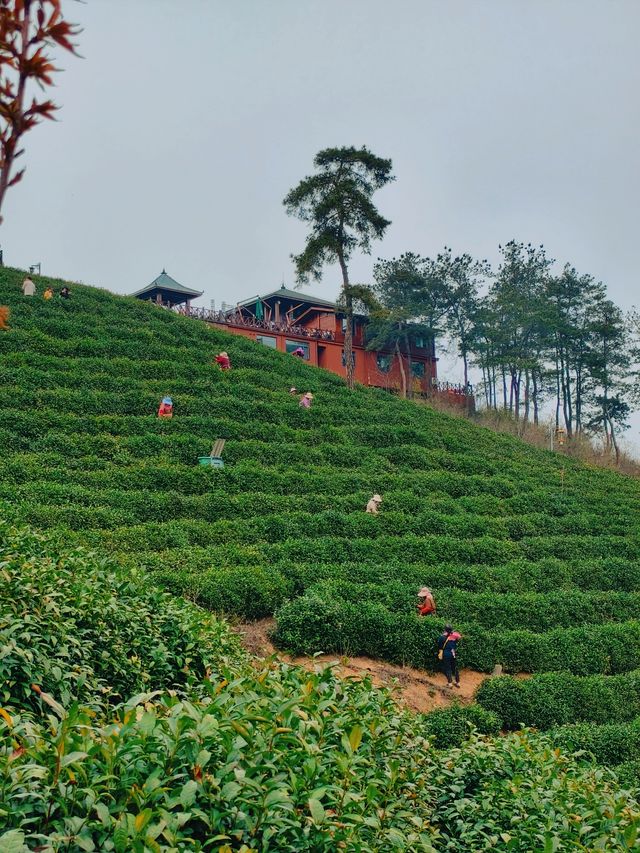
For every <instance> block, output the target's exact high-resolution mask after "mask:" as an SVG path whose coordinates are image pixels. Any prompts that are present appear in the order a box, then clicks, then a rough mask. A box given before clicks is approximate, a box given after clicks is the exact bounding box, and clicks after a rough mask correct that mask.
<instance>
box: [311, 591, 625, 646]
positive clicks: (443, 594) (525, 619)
mask: <svg viewBox="0 0 640 853" xmlns="http://www.w3.org/2000/svg"><path fill="white" fill-rule="evenodd" d="M432 588H433V590H434V592H435V594H436V601H437V606H438V616H439V618H440V619H441V620H444V621H445V622H461V621H464V622H467V623H469V622H471V623H473V624H475V625H480V626H482V627H485V628H494V629H496V628H502V629H506V630H509V629H513V628H514V627H515V626H517V627H518V628H522V629H525V630H528V631H534V632H536V633H541V632H543V631H549V630H551V629H553V628H559V627H563V628H571V627H573V626H577V625H599V624H602V623H608V622H628V621H632V620H634V619H636V618H637V617H638V615H640V592H611V591H608V592H597V593H593V592H591V593H590V592H583V591H581V590H577V589H574V590H563V591H554V592H548V593H518V594H516V593H507V594H500V593H495V592H485V593H482V592H479V593H475V592H467V591H466V590H457V589H447V588H444V589H440V588H439V587H436V586H432ZM309 593H310V594H315V595H318V596H320V597H322V598H341V599H343V600H345V601H349V602H351V603H358V602H360V601H370V602H378V603H380V604H383V605H384V606H385V607H386V608H388V609H389V610H390V611H392V612H395V613H413V612H415V603H416V595H415V594H416V588H415V586H409V585H408V584H406V583H403V582H402V581H400V580H390V581H388V582H386V583H384V584H376V583H358V582H355V581H354V580H350V581H349V580H342V581H335V580H330V581H324V582H322V583H320V584H317V585H316V586H313V587H311V589H310V590H309Z"/></svg>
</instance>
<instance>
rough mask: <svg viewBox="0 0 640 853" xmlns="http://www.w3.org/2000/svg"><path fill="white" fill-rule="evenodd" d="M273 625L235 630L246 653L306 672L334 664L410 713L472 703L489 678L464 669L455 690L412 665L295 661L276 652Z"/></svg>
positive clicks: (335, 658) (263, 622) (320, 658)
mask: <svg viewBox="0 0 640 853" xmlns="http://www.w3.org/2000/svg"><path fill="white" fill-rule="evenodd" d="M274 626H275V620H274V619H260V620H258V621H257V622H239V623H237V624H236V625H234V626H233V629H234V631H236V633H238V634H239V635H240V638H241V640H242V644H243V645H244V647H245V648H246V649H247V651H249V652H250V653H251V654H252V655H255V656H256V657H258V658H264V657H270V656H271V655H275V656H276V657H277V658H279V659H280V660H283V661H287V662H288V663H294V664H296V665H298V666H303V667H305V668H306V669H314V668H315V667H318V666H328V665H331V666H333V667H334V669H335V671H336V673H337V674H338V675H339V676H340V677H341V678H360V679H362V678H366V677H367V676H368V677H370V678H371V681H372V683H373V684H374V685H375V686H376V687H388V688H389V689H391V690H393V692H394V693H395V694H396V697H397V699H398V702H399V703H400V704H401V705H404V707H406V708H408V709H410V710H411V711H419V712H422V713H425V712H427V711H434V710H435V709H436V708H446V707H447V706H448V705H451V703H452V702H454V701H458V702H461V703H462V704H467V703H469V702H471V701H472V700H473V694H474V693H475V691H476V688H477V687H478V686H479V685H480V684H482V682H483V681H484V680H485V679H487V678H490V676H489V675H488V674H487V673H484V672H475V671H474V670H471V669H463V670H461V671H460V689H459V690H456V689H455V688H449V687H447V682H446V679H445V677H444V675H431V674H430V673H428V672H424V670H421V669H415V668H414V667H412V666H398V665H396V664H392V663H386V662H385V661H379V660H373V658H367V657H346V656H343V657H341V656H339V655H335V654H333V655H317V656H316V657H305V656H298V657H293V658H292V657H291V656H290V655H287V654H285V653H284V652H282V651H280V650H279V649H276V647H275V646H274V645H273V643H272V642H271V640H270V639H269V632H270V631H271V630H272V629H273V628H274Z"/></svg>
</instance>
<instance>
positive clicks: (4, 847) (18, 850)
mask: <svg viewBox="0 0 640 853" xmlns="http://www.w3.org/2000/svg"><path fill="white" fill-rule="evenodd" d="M0 853H29V848H28V847H27V845H26V844H25V843H24V832H22V830H20V829H10V830H9V831H8V832H5V833H4V834H3V835H0Z"/></svg>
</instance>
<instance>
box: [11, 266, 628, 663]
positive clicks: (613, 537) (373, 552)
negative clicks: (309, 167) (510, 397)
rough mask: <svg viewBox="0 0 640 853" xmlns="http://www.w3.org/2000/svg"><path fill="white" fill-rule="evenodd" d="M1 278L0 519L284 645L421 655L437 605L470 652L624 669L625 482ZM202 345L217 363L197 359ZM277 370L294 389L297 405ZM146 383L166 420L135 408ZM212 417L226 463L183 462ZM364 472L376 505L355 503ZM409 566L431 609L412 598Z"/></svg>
mask: <svg viewBox="0 0 640 853" xmlns="http://www.w3.org/2000/svg"><path fill="white" fill-rule="evenodd" d="M20 281H21V274H20V273H19V272H18V271H13V270H9V269H6V268H3V269H2V270H0V301H1V302H2V304H8V305H9V306H10V307H11V311H12V318H13V319H12V328H11V330H10V331H9V332H8V333H3V334H2V335H1V336H0V402H1V403H2V405H3V410H4V411H3V415H4V418H3V423H2V427H1V429H0V440H1V441H2V446H3V454H4V455H3V467H2V471H1V472H0V500H5V501H7V502H10V503H11V506H10V509H9V510H8V512H9V514H10V517H11V518H15V519H16V520H18V521H19V520H23V521H28V522H30V523H32V524H35V525H37V526H38V527H40V528H46V529H48V530H50V531H52V532H54V533H55V534H56V535H59V536H61V537H64V538H65V539H66V540H67V541H68V542H69V543H70V544H75V545H80V544H85V545H89V546H90V547H92V548H97V549H99V550H100V551H105V550H106V551H110V552H111V553H113V554H115V555H117V556H118V558H119V559H121V560H123V561H125V562H126V564H127V566H129V567H130V569H131V570H132V571H135V570H136V569H138V568H145V569H147V570H148V571H149V572H151V573H153V574H154V576H155V579H156V580H157V581H159V582H161V583H162V584H163V585H164V586H165V587H166V588H167V589H169V590H171V591H172V592H174V593H178V594H179V593H184V594H186V595H188V596H189V597H191V598H193V599H195V600H196V601H198V602H200V603H202V604H204V605H206V606H207V607H209V608H211V609H214V610H216V611H226V612H232V613H235V614H238V615H240V616H244V617H248V618H258V617H262V616H268V615H272V614H273V613H274V611H275V610H278V612H279V613H280V615H281V619H282V620H284V621H282V624H281V625H280V628H279V629H278V632H277V634H276V636H277V637H279V638H280V641H281V642H286V643H287V644H288V645H289V646H290V647H292V648H293V647H302V646H304V648H305V649H307V650H308V651H317V650H319V649H320V648H324V649H328V648H335V649H339V650H345V649H346V650H355V649H359V650H361V651H363V652H367V653H369V654H375V655H377V656H380V657H383V658H386V659H388V660H394V661H411V662H413V663H415V664H418V665H421V666H427V667H431V666H433V652H432V646H433V639H434V636H435V635H436V634H437V631H438V629H439V627H440V621H441V620H453V621H455V623H456V624H457V625H458V626H459V627H461V628H462V629H463V633H464V642H463V643H462V645H461V650H460V654H461V660H462V661H463V662H465V663H466V664H467V665H469V666H473V667H475V668H477V669H482V670H485V671H488V670H490V669H491V668H492V667H493V665H494V664H495V663H502V665H503V666H504V667H505V668H506V669H507V670H509V671H516V670H518V669H523V670H529V671H544V670H553V669H557V668H561V669H565V668H570V669H572V671H574V672H575V673H584V674H587V673H616V672H624V671H625V670H628V669H632V668H634V667H636V666H640V659H639V658H638V636H637V634H638V632H637V626H636V625H635V623H634V621H633V620H634V619H635V617H636V615H637V602H638V589H640V560H639V554H640V548H639V544H638V535H637V531H638V529H639V525H638V523H637V522H638V520H639V519H640V492H639V488H638V483H637V482H636V481H633V480H630V479H626V478H623V477H620V476H618V475H616V474H615V473H612V472H606V471H597V470H592V469H590V468H588V467H586V466H584V465H581V464H579V463H577V462H576V461H574V460H572V459H570V458H567V457H558V456H555V455H554V454H550V453H547V452H544V451H539V450H536V449H534V448H532V447H529V446H526V445H523V444H522V443H520V442H519V441H517V440H516V439H513V438H511V437H509V436H502V435H497V434H495V433H491V432H489V431H487V430H483V429H478V428H477V427H476V426H475V425H474V424H472V423H470V422H467V421H465V420H461V419H457V418H452V417H448V416H446V415H443V414H440V413H438V412H435V411H433V410H431V409H429V408H426V407H422V406H417V405H413V404H411V405H410V404H407V403H405V402H403V401H401V400H398V399H396V398H395V397H393V396H392V395H390V394H388V393H386V392H383V391H379V390H375V389H363V388H359V389H357V390H356V391H355V392H354V393H350V392H348V391H347V390H346V389H345V388H344V385H343V383H342V382H341V380H340V379H339V378H338V377H336V376H334V375H332V374H330V373H328V372H326V371H318V370H315V369H312V368H310V367H308V366H307V365H305V364H302V363H300V362H299V361H298V360H296V359H293V358H291V356H288V355H286V354H283V353H277V352H273V351H270V350H267V349H266V348H263V347H260V346H258V345H256V344H255V343H254V342H251V341H249V340H246V339H243V338H240V337H230V336H229V335H228V334H226V333H225V332H223V331H221V330H219V329H213V328H208V327H207V326H206V325H205V324H204V323H201V322H197V321H192V320H188V319H185V318H182V317H179V316H176V315H174V314H173V313H171V312H167V311H160V310H158V309H157V308H156V307H154V306H150V305H146V304H141V303H140V302H138V301H136V300H132V299H127V298H121V297H115V296H113V295H111V294H109V293H107V292H104V291H99V290H96V289H93V288H86V287H83V286H81V285H73V286H72V299H71V300H69V302H68V303H64V304H63V303H62V302H61V301H59V300H55V301H54V302H53V304H46V303H44V301H42V300H41V299H40V297H39V296H38V297H36V298H34V299H31V300H29V299H24V298H23V297H22V295H21V293H20ZM44 281H45V279H42V282H44ZM54 284H55V286H57V287H59V286H61V285H60V284H59V283H57V282H56V283H54ZM220 349H227V350H228V351H229V352H230V353H231V355H232V361H233V370H232V371H231V372H230V373H222V372H220V371H219V370H217V368H214V367H213V366H212V358H213V355H214V353H215V352H216V351H219V350H220ZM292 383H293V384H296V385H297V386H298V387H301V388H302V387H304V388H309V389H311V390H313V391H314V393H315V394H316V400H315V402H314V406H313V408H312V409H311V410H310V411H308V412H303V411H301V410H300V408H299V406H298V404H297V400H296V399H295V398H292V397H291V396H290V395H289V393H288V389H289V387H290V386H291V384H292ZM165 393H170V394H171V395H172V396H173V398H174V403H175V417H174V418H173V419H172V420H171V421H168V422H167V421H160V420H158V419H157V418H156V417H155V411H156V406H157V403H158V400H159V399H160V397H161V396H162V395H163V394H165ZM218 437H221V438H225V439H227V444H226V447H225V460H226V467H225V468H224V469H223V470H220V471H211V470H206V469H202V468H200V467H199V466H198V465H197V457H198V456H200V455H202V454H203V453H207V452H208V450H209V448H210V447H211V442H212V441H213V440H214V439H215V438H218ZM374 491H379V492H380V493H382V494H383V495H384V503H383V508H382V513H381V514H380V515H379V516H378V517H377V518H372V517H369V516H367V515H365V514H364V512H363V509H364V506H365V504H366V501H367V500H368V498H369V497H370V495H371V494H372V493H373V492H374ZM329 580H330V581H332V582H333V581H335V582H340V585H339V586H333V587H331V586H330V585H329V586H327V584H326V582H327V581H329ZM319 583H321V587H320V588H316V587H317V585H318V584H319ZM425 583H426V584H428V585H430V586H431V587H432V588H433V589H434V592H435V595H436V599H437V602H438V608H439V610H438V624H437V625H436V624H435V623H434V621H433V620H430V621H429V620H428V621H427V622H426V623H424V622H423V623H420V622H419V621H418V620H417V619H416V618H415V616H414V613H413V608H414V601H415V592H416V590H417V588H418V587H419V586H422V585H423V584H425ZM359 585H364V586H359ZM350 586H351V587H352V588H351V589H350ZM309 596H310V597H311V598H310V599H309ZM363 598H364V600H363ZM296 599H298V600H296ZM310 600H311V605H309V601H310ZM287 601H289V602H290V603H286V602H287ZM314 602H315V604H314ZM314 607H315V608H316V612H315V614H314V615H312V611H313V610H314ZM303 612H304V613H305V614H307V616H308V619H309V625H308V626H305V624H304V619H301V618H300V616H299V614H301V613H303ZM307 628H308V629H307ZM625 636H626V638H627V639H626V645H625V640H624V637H625Z"/></svg>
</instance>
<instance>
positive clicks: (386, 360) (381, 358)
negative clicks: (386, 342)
mask: <svg viewBox="0 0 640 853" xmlns="http://www.w3.org/2000/svg"><path fill="white" fill-rule="evenodd" d="M376 367H377V368H378V370H379V371H380V373H388V372H389V371H390V370H391V356H390V355H382V353H378V354H377V355H376Z"/></svg>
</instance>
